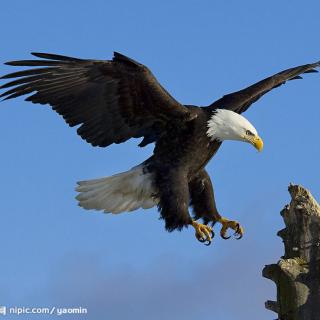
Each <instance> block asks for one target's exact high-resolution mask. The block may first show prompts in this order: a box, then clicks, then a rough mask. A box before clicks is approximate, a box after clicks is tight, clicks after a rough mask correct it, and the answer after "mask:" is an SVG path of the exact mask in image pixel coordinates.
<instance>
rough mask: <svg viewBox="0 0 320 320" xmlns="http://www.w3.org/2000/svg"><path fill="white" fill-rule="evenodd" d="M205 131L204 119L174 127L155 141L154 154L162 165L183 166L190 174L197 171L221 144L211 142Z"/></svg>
mask: <svg viewBox="0 0 320 320" xmlns="http://www.w3.org/2000/svg"><path fill="white" fill-rule="evenodd" d="M206 131H207V127H206V122H205V121H201V122H200V121H199V122H198V123H197V122H196V123H192V124H190V125H189V126H186V127H184V128H179V127H177V128H174V129H172V130H171V131H170V132H168V134H167V135H166V136H165V137H163V139H162V140H161V141H159V142H158V143H157V146H156V149H155V153H154V155H155V157H156V158H157V160H158V161H159V162H161V164H162V165H168V166H170V167H175V168H177V167H180V168H184V169H185V170H187V171H188V172H189V173H190V174H193V173H195V172H198V170H200V169H201V168H203V167H204V166H205V165H206V164H207V163H208V161H209V160H210V159H211V158H212V157H213V156H214V154H215V153H216V151H217V150H218V148H219V147H220V144H221V143H219V142H212V141H211V140H210V138H208V136H207V134H206Z"/></svg>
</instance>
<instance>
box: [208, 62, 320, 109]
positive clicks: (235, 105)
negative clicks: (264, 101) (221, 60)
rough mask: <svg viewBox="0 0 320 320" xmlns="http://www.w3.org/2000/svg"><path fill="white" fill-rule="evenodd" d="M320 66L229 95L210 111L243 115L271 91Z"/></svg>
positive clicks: (279, 75) (289, 71)
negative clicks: (219, 110) (225, 110)
mask: <svg viewBox="0 0 320 320" xmlns="http://www.w3.org/2000/svg"><path fill="white" fill-rule="evenodd" d="M319 66H320V62H316V63H312V64H305V65H302V66H298V67H295V68H291V69H287V70H284V71H281V72H279V73H277V74H275V75H273V76H271V77H269V78H266V79H264V80H261V81H259V82H257V83H255V84H254V85H252V86H250V87H248V88H245V89H243V90H240V91H237V92H233V93H230V94H227V95H225V96H223V97H222V98H221V99H219V100H217V101H215V102H214V103H212V104H211V105H210V106H208V107H209V108H210V109H218V108H219V109H228V110H232V111H234V112H237V113H242V112H244V111H246V110H247V109H248V108H249V107H250V106H251V104H253V103H254V102H256V101H257V100H258V99H260V98H261V97H262V96H263V95H264V94H266V93H267V92H269V91H270V90H272V89H274V88H277V87H279V86H281V85H282V84H284V83H286V82H287V81H288V80H295V79H302V77H301V76H300V75H301V74H303V73H311V72H318V71H317V70H315V68H317V67H319Z"/></svg>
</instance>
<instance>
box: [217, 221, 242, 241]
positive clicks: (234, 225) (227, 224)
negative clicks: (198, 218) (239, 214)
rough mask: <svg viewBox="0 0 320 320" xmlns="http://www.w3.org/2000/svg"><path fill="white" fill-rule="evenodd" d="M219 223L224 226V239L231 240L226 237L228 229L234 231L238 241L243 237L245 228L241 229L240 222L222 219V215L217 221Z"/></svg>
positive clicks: (222, 229) (222, 230) (222, 233)
mask: <svg viewBox="0 0 320 320" xmlns="http://www.w3.org/2000/svg"><path fill="white" fill-rule="evenodd" d="M217 222H220V223H221V224H222V228H221V230H220V235H221V237H222V238H223V239H229V238H230V236H227V235H226V234H227V230H228V229H232V230H234V235H235V237H236V239H241V238H242V237H243V234H244V229H243V227H241V225H240V223H239V222H237V221H232V220H228V219H226V218H223V217H221V216H220V215H219V218H218V219H217Z"/></svg>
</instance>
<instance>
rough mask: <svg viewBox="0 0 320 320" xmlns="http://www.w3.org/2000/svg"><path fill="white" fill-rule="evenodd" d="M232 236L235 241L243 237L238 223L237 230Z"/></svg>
mask: <svg viewBox="0 0 320 320" xmlns="http://www.w3.org/2000/svg"><path fill="white" fill-rule="evenodd" d="M234 236H235V238H236V239H237V240H240V239H241V238H242V237H243V228H242V227H241V226H240V224H239V223H238V225H237V229H236V231H235V233H234Z"/></svg>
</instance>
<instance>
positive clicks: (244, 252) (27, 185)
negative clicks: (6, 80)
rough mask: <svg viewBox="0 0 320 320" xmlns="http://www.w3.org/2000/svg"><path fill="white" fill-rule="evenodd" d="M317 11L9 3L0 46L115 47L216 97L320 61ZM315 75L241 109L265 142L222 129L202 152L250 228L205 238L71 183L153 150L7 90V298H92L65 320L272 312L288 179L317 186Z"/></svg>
mask: <svg viewBox="0 0 320 320" xmlns="http://www.w3.org/2000/svg"><path fill="white" fill-rule="evenodd" d="M319 10H320V3H319V1H316V0H314V1H312V0H310V1H305V2H302V1H296V0H290V1H289V0H283V1H277V0H270V1H265V2H263V1H253V0H252V1H238V0H229V1H222V0H220V1H209V0H202V1H129V0H125V1H97V0H91V1H36V0H29V1H17V0H14V1H13V0H11V1H2V3H1V10H0V24H1V31H2V32H1V51H0V59H1V61H3V62H5V61H8V60H13V59H24V58H29V57H30V56H29V52H31V51H40V52H41V51H44V52H54V53H60V54H67V55H73V56H78V57H83V58H97V59H110V58H111V56H112V52H113V50H115V51H119V52H122V53H124V54H126V55H128V56H131V57H133V58H134V59H137V60H138V61H140V62H142V63H144V64H146V65H147V66H149V68H150V69H151V70H152V71H153V72H154V74H155V75H156V76H157V78H158V79H159V81H160V82H161V83H162V84H163V85H164V86H165V87H166V88H167V89H168V91H169V92H170V93H172V95H173V96H175V97H176V98H177V99H178V100H179V101H181V102H182V103H186V104H196V105H207V104H209V103H211V102H212V101H213V100H215V99H217V98H219V97H220V96H221V95H223V94H225V93H228V92H232V91H235V90H238V89H241V88H243V87H245V86H247V85H250V84H252V83H254V82H255V81H258V80H260V79H262V78H264V77H266V76H268V75H270V74H273V73H276V72H278V71H280V70H282V69H285V68H288V67H292V66H296V65H299V64H304V63H310V62H314V61H317V60H319V59H320V43H319V30H320V19H319ZM0 71H1V73H2V74H5V73H7V72H12V71H13V68H10V67H8V66H4V65H1V70H0ZM319 88H320V76H319V75H317V74H311V75H305V77H304V80H301V81H292V82H290V83H288V84H286V85H285V86H283V87H281V88H279V89H276V90H274V91H272V92H271V93H269V94H268V95H267V96H265V97H264V98H263V99H261V100H260V101H259V102H257V103H256V104H255V105H254V106H253V107H252V108H251V109H250V110H249V111H248V112H247V113H246V114H245V116H246V117H247V118H248V119H249V120H250V121H251V122H252V123H253V124H254V125H255V127H256V128H257V129H258V131H259V133H260V135H261V136H262V137H263V138H264V142H265V149H264V152H263V153H261V154H258V153H257V152H256V151H255V150H254V149H253V148H252V147H251V146H249V145H247V144H243V143H239V142H227V143H225V144H224V145H223V147H222V148H221V149H220V151H219V153H218V154H217V155H216V157H215V158H214V159H213V161H211V163H210V164H209V165H208V170H209V173H210V175H211V176H212V178H213V181H214V184H215V189H216V198H217V203H218V206H219V209H220V211H221V212H222V213H223V214H224V215H226V216H227V217H230V218H234V219H238V220H240V221H241V222H242V224H243V225H244V226H245V229H246V235H245V237H244V238H243V240H241V241H235V240H229V241H223V240H221V239H219V238H218V237H217V238H216V240H215V241H214V243H213V244H212V245H211V246H210V247H205V246H203V245H202V244H200V243H199V242H197V241H196V240H195V238H194V234H193V230H191V229H190V228H189V229H188V230H184V231H183V232H181V233H179V232H174V233H171V234H169V233H167V232H165V230H164V225H163V221H160V220H158V217H159V215H158V213H157V212H156V210H155V209H150V210H147V211H137V212H134V213H131V214H122V215H119V216H110V215H103V214H100V213H96V212H87V211H84V210H82V209H81V208H80V207H78V206H77V203H76V201H75V199H74V196H75V191H74V186H75V183H76V181H78V180H82V179H90V178H95V177H100V176H107V175H111V174H114V173H117V172H121V171H124V170H127V169H128V168H130V167H132V166H134V165H136V164H138V163H140V162H141V161H143V160H144V159H145V158H147V157H148V156H149V155H150V154H151V152H152V147H147V148H144V149H139V148H137V143H138V141H134V140H133V141H130V142H127V143H126V144H123V145H117V146H112V147H110V148H108V149H101V148H100V149H99V148H92V147H91V146H90V145H88V144H86V143H85V142H84V141H82V140H81V139H80V138H79V137H78V136H77V135H76V132H75V130H74V129H70V128H68V126H67V125H66V124H65V123H64V121H63V120H62V119H61V118H60V117H59V116H58V115H57V114H55V113H54V112H52V111H51V110H50V108H48V107H44V106H40V105H32V104H29V103H26V102H24V101H23V99H21V98H19V99H17V100H15V101H8V102H7V101H6V102H3V103H2V104H1V105H0V121H1V125H0V137H1V142H0V146H1V157H0V168H1V169H0V191H1V201H0V212H1V220H0V225H1V229H0V230H1V232H0V243H1V264H0V274H1V277H0V305H7V306H58V307H63V306H67V307H76V306H82V307H87V308H88V315H87V316H85V315H83V316H80V315H78V316H76V317H74V316H61V317H60V319H90V320H101V319H114V320H118V319H121V320H122V319H142V320H144V319H153V320H158V319H159V320H160V319H177V320H179V319H184V320H191V319H201V320H209V319H223V320H234V319H238V320H244V319H260V320H267V319H268V320H269V319H273V318H275V314H272V313H271V312H269V311H267V310H265V309H264V301H265V300H267V299H274V298H275V293H276V290H275V287H274V285H273V283H272V282H270V281H268V280H266V279H264V278H262V276H261V270H262V268H263V266H264V265H265V264H268V263H273V262H276V261H277V260H278V258H279V257H280V256H281V254H282V244H281V240H280V239H279V238H278V237H276V232H277V231H278V230H279V229H281V228H282V227H283V222H282V219H281V217H280V215H279V211H280V210H281V209H282V207H283V206H284V205H285V203H287V202H288V201H289V195H288V193H287V186H288V184H289V182H294V183H300V184H303V185H304V186H306V187H307V188H310V189H311V190H312V192H313V194H314V196H316V197H318V199H319V198H320V188H319V159H320V147H319V137H320V127H319V120H320V108H319V104H320V90H319ZM40 317H41V319H42V318H43V319H44V318H45V316H40ZM10 318H11V319H21V318H26V319H33V318H37V316H36V315H34V316H32V315H28V316H26V317H23V316H19V317H18V316H10ZM38 318H39V316H38ZM47 318H49V316H48V317H47Z"/></svg>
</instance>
